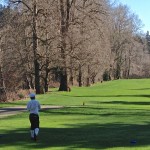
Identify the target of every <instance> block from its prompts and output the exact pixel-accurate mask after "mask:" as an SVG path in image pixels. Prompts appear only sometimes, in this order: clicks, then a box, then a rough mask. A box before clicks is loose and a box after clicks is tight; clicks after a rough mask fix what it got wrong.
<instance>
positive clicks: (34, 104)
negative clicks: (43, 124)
mask: <svg viewBox="0 0 150 150" xmlns="http://www.w3.org/2000/svg"><path fill="white" fill-rule="evenodd" d="M29 96H30V99H31V100H30V101H29V102H28V103H27V110H28V111H29V112H30V114H29V120H30V124H31V128H30V132H31V139H33V140H35V141H36V140H37V136H38V133H39V110H40V109H41V106H40V103H39V101H38V100H36V99H35V94H34V93H30V95H29Z"/></svg>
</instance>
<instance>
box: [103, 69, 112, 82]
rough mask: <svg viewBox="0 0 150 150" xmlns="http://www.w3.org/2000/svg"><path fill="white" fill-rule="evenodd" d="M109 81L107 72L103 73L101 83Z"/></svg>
mask: <svg viewBox="0 0 150 150" xmlns="http://www.w3.org/2000/svg"><path fill="white" fill-rule="evenodd" d="M109 80H111V79H110V74H109V71H107V70H105V72H104V73H103V81H109Z"/></svg>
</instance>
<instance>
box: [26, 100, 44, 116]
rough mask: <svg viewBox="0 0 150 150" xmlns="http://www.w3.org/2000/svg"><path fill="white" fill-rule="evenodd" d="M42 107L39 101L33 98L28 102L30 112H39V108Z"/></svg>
mask: <svg viewBox="0 0 150 150" xmlns="http://www.w3.org/2000/svg"><path fill="white" fill-rule="evenodd" d="M40 109H41V106H40V103H39V101H37V100H35V99H33V100H30V101H29V102H28V103H27V110H28V111H30V114H32V113H33V114H37V115H38V114H39V110H40Z"/></svg>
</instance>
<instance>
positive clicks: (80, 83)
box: [78, 64, 82, 87]
mask: <svg viewBox="0 0 150 150" xmlns="http://www.w3.org/2000/svg"><path fill="white" fill-rule="evenodd" d="M78 82H79V87H82V71H81V65H80V64H79V77H78Z"/></svg>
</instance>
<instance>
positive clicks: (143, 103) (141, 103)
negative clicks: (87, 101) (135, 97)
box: [91, 101, 150, 105]
mask: <svg viewBox="0 0 150 150" xmlns="http://www.w3.org/2000/svg"><path fill="white" fill-rule="evenodd" d="M91 103H93V104H94V103H95V104H121V105H122V104H125V105H150V102H142V101H141V102H133V101H131V102H129V101H106V102H101V101H92V102H91Z"/></svg>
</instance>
